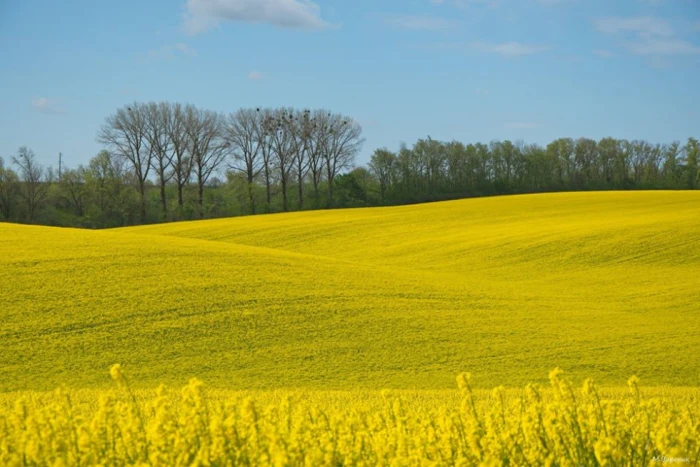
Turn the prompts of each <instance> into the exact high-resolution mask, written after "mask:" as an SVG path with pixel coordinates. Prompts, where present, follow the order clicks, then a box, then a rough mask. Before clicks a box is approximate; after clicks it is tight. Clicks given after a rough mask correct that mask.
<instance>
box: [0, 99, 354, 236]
mask: <svg viewBox="0 0 700 467" xmlns="http://www.w3.org/2000/svg"><path fill="white" fill-rule="evenodd" d="M97 140H98V141H99V142H100V143H101V144H104V145H105V148H106V149H105V150H103V151H101V152H100V153H99V154H98V155H97V156H95V157H94V158H92V159H91V160H90V162H89V163H88V164H87V165H86V166H82V165H81V166H79V167H77V168H75V169H69V170H65V171H63V173H58V174H56V172H55V171H54V170H53V169H52V168H44V167H42V166H41V165H40V164H39V163H38V162H37V161H36V157H35V155H34V153H33V152H32V151H31V150H30V149H28V148H26V147H22V148H20V149H19V151H18V153H17V156H15V157H12V159H11V161H12V162H13V163H14V165H15V166H16V168H17V171H15V170H12V169H11V168H10V167H5V163H4V161H3V159H2V158H0V193H1V194H0V213H1V214H2V217H3V219H4V220H8V221H18V222H28V223H42V224H50V225H78V226H85V227H111V226H117V225H131V224H137V223H138V224H142V223H149V222H162V221H168V220H181V219H192V218H204V217H219V216H226V215H237V214H255V213H257V212H276V211H288V210H290V209H291V208H292V203H294V208H296V209H307V208H320V207H331V206H334V205H335V198H336V194H335V193H334V189H335V181H336V179H337V177H338V176H339V175H340V174H341V173H342V172H344V171H347V170H349V169H351V168H352V167H353V166H354V163H355V157H356V155H357V153H358V152H359V150H360V149H361V147H362V144H363V143H364V140H363V138H362V128H361V126H360V125H359V123H357V122H356V121H355V120H353V119H352V118H350V117H347V116H344V115H342V114H338V113H334V112H331V111H327V110H324V109H318V110H309V109H305V110H297V109H293V108H277V109H268V108H246V109H240V110H238V111H236V112H234V113H231V114H228V115H224V114H221V113H217V112H214V111H210V110H203V109H199V108H197V107H195V106H193V105H182V104H179V103H169V102H159V103H155V102H150V103H133V104H130V105H128V106H125V107H123V108H120V109H118V110H117V111H116V112H115V113H114V114H112V115H110V116H108V117H107V118H106V119H105V122H104V124H103V125H102V127H101V128H100V130H99V132H98V135H97ZM221 175H224V176H225V177H226V180H225V181H224V180H222V179H221V178H220V176H221ZM261 190H262V192H263V194H262V196H261V194H260V192H261ZM307 190H310V193H309V194H307ZM292 191H293V193H292ZM30 192H32V193H31V194H30ZM154 192H155V193H157V195H154ZM242 194H243V197H244V198H245V199H244V200H242V199H240V198H241V195H242ZM156 196H157V205H158V206H157V208H156V207H155V206H154V204H155V203H154V201H155V199H154V198H155V197H156ZM232 198H234V199H235V200H236V201H237V206H232V204H233V203H232V201H233V200H232ZM261 198H262V199H261ZM261 205H262V207H261Z"/></svg>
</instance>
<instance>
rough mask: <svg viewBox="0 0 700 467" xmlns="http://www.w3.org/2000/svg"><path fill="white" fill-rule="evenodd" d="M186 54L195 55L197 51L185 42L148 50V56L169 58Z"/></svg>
mask: <svg viewBox="0 0 700 467" xmlns="http://www.w3.org/2000/svg"><path fill="white" fill-rule="evenodd" d="M178 55H179V56H187V57H192V56H195V55H197V51H196V50H195V49H193V48H192V47H190V46H189V45H187V44H182V43H178V44H172V45H164V46H162V47H158V48H157V49H151V50H149V51H148V57H149V58H155V59H164V60H171V59H173V58H175V57H177V56H178Z"/></svg>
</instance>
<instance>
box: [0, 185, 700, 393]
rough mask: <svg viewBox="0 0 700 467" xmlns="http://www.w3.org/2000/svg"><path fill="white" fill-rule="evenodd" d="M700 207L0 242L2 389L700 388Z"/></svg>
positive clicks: (607, 204) (366, 213) (239, 226)
mask: <svg viewBox="0 0 700 467" xmlns="http://www.w3.org/2000/svg"><path fill="white" fill-rule="evenodd" d="M698 238H700V192H604V193H603V192H595V193H560V194H541V195H522V196H508V197H495V198H482V199H471V200H460V201H450V202H441V203H432V204H423V205H414V206H401V207H391V208H367V209H351V210H333V211H313V212H300V213H289V214H275V215H261V216H254V217H241V218H233V219H220V220H208V221H196V222H181V223H173V224H161V225H155V226H142V227H131V228H124V229H115V230H107V231H86V230H76V229H58V228H49V227H35V226H20V225H10V224H0V342H2V345H1V346H0V390H2V391H8V390H26V389H35V390H43V389H53V388H54V387H56V386H57V385H58V384H61V383H68V384H69V385H72V386H74V387H86V388H87V387H102V386H108V385H109V384H110V382H109V381H108V377H107V376H106V375H105V368H108V367H109V366H110V365H111V364H112V363H114V362H120V363H122V364H123V365H124V367H126V368H128V369H129V373H130V374H131V375H132V376H133V378H134V380H135V381H137V382H138V383H139V384H140V385H142V386H152V385H154V384H156V383H160V382H166V383H173V384H182V383H184V382H185V381H186V380H187V379H188V378H189V377H190V376H195V375H196V376H198V377H199V378H201V379H203V380H204V381H206V382H207V383H208V384H210V385H212V386H217V387H222V388H233V389H267V388H313V389H321V388H322V389H348V388H359V387H362V388H382V387H389V388H418V389H427V388H432V389H441V388H452V387H453V386H454V375H455V374H457V373H459V372H462V371H470V372H472V373H473V374H475V375H478V379H477V381H478V384H481V385H483V386H486V387H492V386H494V385H496V384H507V385H512V386H520V385H522V384H525V383H527V382H531V381H541V380H542V379H543V376H544V375H546V374H547V373H548V371H549V370H550V369H551V368H553V367H555V366H559V367H562V368H565V369H566V370H567V372H568V373H569V374H570V375H572V376H573V377H574V378H583V377H588V376H593V377H594V378H595V379H596V380H597V381H599V382H601V383H603V384H608V385H620V384H622V383H624V381H626V379H627V377H629V376H630V375H631V374H636V375H638V376H639V377H640V378H641V379H642V381H643V382H644V384H645V385H652V386H653V385H656V386H661V385H674V386H698V385H700V359H698V358H697V349H698V348H700V243H699V242H698Z"/></svg>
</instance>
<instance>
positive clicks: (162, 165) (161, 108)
mask: <svg viewBox="0 0 700 467" xmlns="http://www.w3.org/2000/svg"><path fill="white" fill-rule="evenodd" d="M143 110H144V113H145V119H146V140H147V141H148V145H149V148H150V150H151V153H152V154H153V157H151V167H153V170H155V172H156V176H157V177H158V185H159V186H160V203H161V207H162V209H163V218H164V219H165V218H167V217H168V200H167V199H166V195H165V188H166V185H167V184H168V182H169V181H170V180H171V179H172V178H173V176H174V175H175V174H174V172H173V171H171V170H170V169H171V167H172V165H173V158H174V155H173V154H172V153H171V152H170V151H171V146H172V144H171V139H170V132H169V131H168V130H169V127H170V120H171V119H172V118H173V117H172V114H171V112H170V105H169V104H168V103H166V102H161V103H159V104H156V103H155V102H150V103H148V104H147V105H146V106H144V109H143Z"/></svg>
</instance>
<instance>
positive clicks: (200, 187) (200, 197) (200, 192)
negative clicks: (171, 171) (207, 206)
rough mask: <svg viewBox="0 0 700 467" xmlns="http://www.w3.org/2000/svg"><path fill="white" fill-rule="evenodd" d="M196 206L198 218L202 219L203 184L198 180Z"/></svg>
mask: <svg viewBox="0 0 700 467" xmlns="http://www.w3.org/2000/svg"><path fill="white" fill-rule="evenodd" d="M197 191H198V196H197V204H198V205H199V218H200V219H204V183H202V181H201V180H200V181H199V182H198V183H197Z"/></svg>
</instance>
